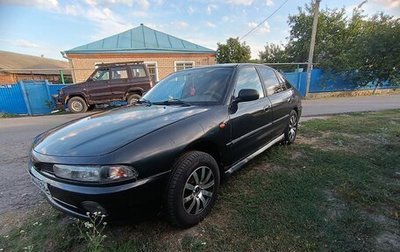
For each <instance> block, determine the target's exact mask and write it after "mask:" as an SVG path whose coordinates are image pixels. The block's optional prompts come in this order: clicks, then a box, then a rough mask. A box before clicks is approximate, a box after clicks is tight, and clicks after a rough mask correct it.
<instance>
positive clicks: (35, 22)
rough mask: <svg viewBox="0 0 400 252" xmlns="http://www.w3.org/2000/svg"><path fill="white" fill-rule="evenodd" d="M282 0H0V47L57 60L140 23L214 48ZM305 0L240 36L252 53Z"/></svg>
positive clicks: (389, 4)
mask: <svg viewBox="0 0 400 252" xmlns="http://www.w3.org/2000/svg"><path fill="white" fill-rule="evenodd" d="M285 1H286V0H182V1H177V0H176V1H167V0H97V1H96V0H71V1H64V0H0V50H5V51H12V52H18V53H25V54H30V55H36V56H41V55H44V56H45V57H48V58H55V59H63V58H62V56H61V53H60V51H64V50H68V49H72V48H74V47H77V46H81V45H84V44H87V43H90V42H93V41H95V40H98V39H102V38H105V37H108V36H111V35H114V34H117V33H119V32H123V31H126V30H129V29H131V28H134V27H136V26H138V25H140V24H141V23H143V24H144V25H146V26H148V27H150V28H153V29H156V30H159V31H162V32H165V33H168V34H171V35H173V36H176V37H178V38H182V39H185V40H188V41H191V42H193V43H196V44H199V45H202V46H205V47H208V48H210V49H213V50H216V49H217V43H224V42H225V41H226V39H227V38H229V37H242V36H243V35H245V34H246V33H247V32H248V31H249V30H251V29H252V28H254V27H255V26H256V25H257V24H258V23H260V22H261V21H262V20H264V19H265V18H266V17H268V16H269V15H271V14H272V13H273V12H274V11H275V10H277V9H278V8H279V7H280V6H281V5H282V4H283V3H284V2H285ZM310 2H311V0H288V1H287V2H286V3H285V4H284V5H283V6H282V8H280V9H279V10H278V11H277V12H276V13H275V14H274V15H273V16H272V17H271V18H269V19H268V20H267V22H266V23H264V24H263V25H261V26H260V27H259V28H258V29H257V30H255V31H254V32H253V33H251V34H250V35H248V36H246V37H245V38H244V39H243V40H242V41H245V42H246V44H248V45H250V47H251V49H252V57H253V58H258V52H259V51H260V50H262V49H263V48H264V46H265V44H266V43H278V44H279V43H284V42H285V41H286V39H287V37H288V35H289V27H288V24H287V18H288V16H289V15H293V14H296V13H297V12H298V7H304V6H305V4H306V3H310ZM361 2H363V0H347V1H346V0H322V1H321V9H324V8H330V9H333V8H345V9H346V11H347V12H348V13H351V11H352V9H353V8H354V7H356V6H357V5H359V4H360V3H361ZM363 9H364V10H365V13H366V14H368V15H372V14H374V13H376V12H384V13H386V14H390V15H393V16H396V17H400V0H368V1H367V3H366V4H364V5H363Z"/></svg>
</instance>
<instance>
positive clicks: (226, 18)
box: [222, 16, 233, 22]
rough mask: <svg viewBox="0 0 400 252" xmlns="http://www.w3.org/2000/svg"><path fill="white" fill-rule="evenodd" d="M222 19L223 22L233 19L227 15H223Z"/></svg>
mask: <svg viewBox="0 0 400 252" xmlns="http://www.w3.org/2000/svg"><path fill="white" fill-rule="evenodd" d="M222 21H224V22H232V21H233V18H231V17H229V16H223V17H222Z"/></svg>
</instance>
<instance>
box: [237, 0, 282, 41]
mask: <svg viewBox="0 0 400 252" xmlns="http://www.w3.org/2000/svg"><path fill="white" fill-rule="evenodd" d="M288 1H289V0H286V1H285V2H283V3H282V4H281V5H280V6H279V7H278V8H277V9H276V10H274V12H272V13H271V14H270V15H269V16H268V17H266V18H265V19H264V20H263V21H261V22H260V23H258V25H257V26H256V27H254V28H253V29H251V30H250V31H248V32H247V33H246V34H245V35H243V36H242V37H241V38H239V40H242V39H244V38H245V37H247V36H248V35H249V34H250V33H252V32H253V31H255V30H256V29H257V28H258V27H260V26H261V25H262V24H264V23H265V22H266V21H267V20H268V19H269V18H271V17H272V16H273V15H275V13H277V12H278V11H279V10H280V9H281V8H282V7H283V6H284V5H285V4H286V3H287V2H288Z"/></svg>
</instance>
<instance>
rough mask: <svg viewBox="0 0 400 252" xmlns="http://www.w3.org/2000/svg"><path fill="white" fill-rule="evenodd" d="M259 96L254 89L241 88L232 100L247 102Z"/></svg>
mask: <svg viewBox="0 0 400 252" xmlns="http://www.w3.org/2000/svg"><path fill="white" fill-rule="evenodd" d="M259 97H260V94H259V93H258V91H257V90H255V89H241V90H240V91H239V94H238V97H236V99H235V100H234V102H236V103H239V102H247V101H254V100H257V99H258V98H259Z"/></svg>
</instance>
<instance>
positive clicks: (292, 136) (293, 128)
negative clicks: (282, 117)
mask: <svg viewBox="0 0 400 252" xmlns="http://www.w3.org/2000/svg"><path fill="white" fill-rule="evenodd" d="M298 126H299V119H298V117H297V113H296V111H294V110H292V111H291V112H290V114H289V123H288V125H287V127H286V131H285V140H284V143H285V144H292V143H293V142H294V140H296V135H297V128H298Z"/></svg>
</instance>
